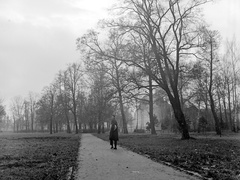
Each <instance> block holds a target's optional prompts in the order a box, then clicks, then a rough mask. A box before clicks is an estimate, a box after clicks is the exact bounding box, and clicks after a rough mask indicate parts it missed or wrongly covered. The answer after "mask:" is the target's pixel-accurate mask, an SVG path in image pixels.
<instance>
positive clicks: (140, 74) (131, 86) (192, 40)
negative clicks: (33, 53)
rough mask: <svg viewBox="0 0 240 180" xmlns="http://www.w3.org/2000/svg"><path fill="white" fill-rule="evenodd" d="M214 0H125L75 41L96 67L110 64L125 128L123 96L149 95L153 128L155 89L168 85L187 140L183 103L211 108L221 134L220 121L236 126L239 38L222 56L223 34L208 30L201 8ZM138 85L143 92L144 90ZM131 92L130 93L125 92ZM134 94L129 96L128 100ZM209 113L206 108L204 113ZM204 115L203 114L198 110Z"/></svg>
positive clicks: (229, 126) (172, 103) (184, 105)
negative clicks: (105, 18)
mask: <svg viewBox="0 0 240 180" xmlns="http://www.w3.org/2000/svg"><path fill="white" fill-rule="evenodd" d="M208 2H209V1H208V0H194V1H189V0H182V1H179V0H169V1H158V0H123V1H121V4H120V5H118V6H117V7H115V8H114V10H113V11H114V12H113V14H114V18H113V19H110V20H103V21H101V22H100V23H99V24H100V27H101V28H100V29H99V30H89V32H88V33H87V34H85V35H84V36H82V37H81V38H78V40H77V45H78V48H79V50H80V51H81V53H82V54H84V55H85V58H84V59H85V60H86V61H87V63H88V64H90V65H93V64H94V65H99V64H101V66H102V64H104V66H105V67H106V70H105V71H106V72H107V73H108V74H109V75H110V76H111V80H112V81H113V82H112V84H113V85H114V86H115V90H116V91H117V92H118V97H119V104H120V107H121V112H122V120H123V127H124V128H125V129H126V131H125V133H127V126H126V119H125V117H124V111H123V105H122V104H124V100H125V101H126V100H127V98H129V97H131V96H130V95H129V94H131V95H132V97H135V98H137V97H138V98H139V97H140V98H141V97H142V95H143V94H142V92H146V94H147V95H148V96H149V116H150V124H151V132H152V133H153V134H155V129H154V122H153V121H154V120H153V116H154V114H153V92H154V88H157V89H162V90H164V93H165V95H166V96H167V97H168V100H169V102H170V104H171V106H172V109H173V112H174V115H175V119H176V120H177V122H178V125H179V129H180V131H181V132H182V139H189V138H190V136H189V130H188V124H187V121H186V118H185V115H184V113H183V112H184V108H185V107H187V106H188V105H189V104H191V105H195V106H196V107H198V109H199V113H201V115H202V112H203V111H202V110H201V109H205V115H206V114H207V115H208V116H209V113H206V112H207V111H208V110H210V111H211V117H205V118H207V119H210V118H213V119H214V126H215V130H216V133H217V134H221V129H222V126H223V125H222V123H223V122H225V124H226V126H227V127H228V128H230V129H236V128H237V126H238V95H237V88H238V86H237V85H238V76H237V67H238V66H237V63H238V60H239V56H237V50H236V46H235V44H234V42H230V43H227V48H226V53H224V55H220V54H219V47H220V45H221V43H220V35H219V33H218V31H215V30H210V29H209V27H208V26H207V24H206V23H205V22H204V20H203V18H202V15H201V13H200V7H201V6H202V5H204V4H206V3H208ZM139 91H140V93H139ZM124 96H126V97H124ZM129 99H131V98H129ZM203 115H204V114H203ZM199 117H200V114H199Z"/></svg>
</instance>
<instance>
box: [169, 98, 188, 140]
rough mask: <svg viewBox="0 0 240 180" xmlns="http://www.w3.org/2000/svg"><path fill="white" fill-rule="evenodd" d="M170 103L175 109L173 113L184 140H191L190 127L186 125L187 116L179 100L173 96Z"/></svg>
mask: <svg viewBox="0 0 240 180" xmlns="http://www.w3.org/2000/svg"><path fill="white" fill-rule="evenodd" d="M170 97H171V98H170V102H171V105H172V108H173V112H174V116H175V118H176V120H177V122H178V125H179V127H180V130H181V133H182V139H183V140H185V139H190V135H189V132H188V125H187V123H186V119H185V116H184V114H183V111H182V108H181V104H180V101H179V99H176V98H173V97H172V96H170Z"/></svg>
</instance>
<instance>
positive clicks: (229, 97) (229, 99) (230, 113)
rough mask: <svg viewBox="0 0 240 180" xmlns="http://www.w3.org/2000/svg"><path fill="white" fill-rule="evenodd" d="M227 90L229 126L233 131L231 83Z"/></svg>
mask: <svg viewBox="0 0 240 180" xmlns="http://www.w3.org/2000/svg"><path fill="white" fill-rule="evenodd" d="M227 86H228V87H227V90H228V111H229V112H228V113H229V124H230V128H231V130H232V131H233V123H232V110H231V91H230V84H229V81H228V83H227Z"/></svg>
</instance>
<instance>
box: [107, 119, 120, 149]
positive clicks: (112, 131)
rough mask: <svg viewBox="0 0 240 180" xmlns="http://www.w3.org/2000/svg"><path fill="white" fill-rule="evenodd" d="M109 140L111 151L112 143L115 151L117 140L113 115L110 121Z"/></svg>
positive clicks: (116, 128) (116, 127)
mask: <svg viewBox="0 0 240 180" xmlns="http://www.w3.org/2000/svg"><path fill="white" fill-rule="evenodd" d="M109 140H110V145H111V149H113V142H114V149H117V141H118V140H119V139H118V123H117V121H116V119H115V115H113V118H112V121H111V129H110V134H109Z"/></svg>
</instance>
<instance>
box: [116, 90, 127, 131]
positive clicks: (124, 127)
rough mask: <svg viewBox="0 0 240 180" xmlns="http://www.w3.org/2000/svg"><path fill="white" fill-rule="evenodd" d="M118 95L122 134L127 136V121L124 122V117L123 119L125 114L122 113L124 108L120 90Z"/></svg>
mask: <svg viewBox="0 0 240 180" xmlns="http://www.w3.org/2000/svg"><path fill="white" fill-rule="evenodd" d="M118 94H119V104H120V110H121V115H122V122H123V133H124V134H128V129H127V121H126V117H125V113H124V106H123V100H122V93H121V90H119V91H118Z"/></svg>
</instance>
